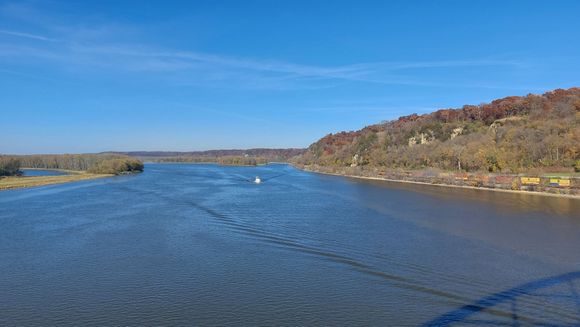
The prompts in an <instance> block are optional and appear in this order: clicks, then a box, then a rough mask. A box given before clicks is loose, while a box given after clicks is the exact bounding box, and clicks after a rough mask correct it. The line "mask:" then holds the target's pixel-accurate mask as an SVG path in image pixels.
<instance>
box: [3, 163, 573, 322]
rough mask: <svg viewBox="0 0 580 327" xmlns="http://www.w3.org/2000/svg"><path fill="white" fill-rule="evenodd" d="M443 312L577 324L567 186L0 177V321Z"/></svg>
mask: <svg viewBox="0 0 580 327" xmlns="http://www.w3.org/2000/svg"><path fill="white" fill-rule="evenodd" d="M256 175H259V176H260V177H262V179H263V180H264V183H263V184H261V185H255V184H253V183H251V182H248V180H250V179H253V178H254V177H255V176H256ZM450 323H457V324H459V325H465V324H476V325H485V324H494V325H498V324H507V325H519V324H521V325H532V324H538V325H546V324H552V325H575V324H580V201H578V200H570V199H559V198H551V197H541V196H533V195H518V194H506V193H495V192H488V191H477V190H461V189H447V188H438V187H425V186H415V185H403V184H389V183H381V182H366V181H360V180H353V179H348V178H342V177H334V176H324V175H318V174H311V173H306V172H302V171H298V170H296V169H294V168H292V167H289V166H286V165H269V166H264V167H258V168H250V167H219V166H213V165H156V164H149V165H146V170H145V172H144V173H143V174H140V175H135V176H123V177H116V178H110V179H101V180H94V181H87V182H80V183H74V184H66V185H56V186H48V187H40V188H34V189H22V190H12V191H4V192H0V325H2V326H47V325H61V326H67V325H69V326H79V325H82V326H91V325H93V326H96V325H100V326H102V325H107V326H112V325H115V326H118V325H127V326H138V325H149V326H151V325H174V326H178V325H213V326H240V325H269V326H283V325H287V326H295V325H320V326H328V325H355V326H360V325H374V326H385V325H397V326H406V325H411V326H413V325H422V324H426V325H446V324H450Z"/></svg>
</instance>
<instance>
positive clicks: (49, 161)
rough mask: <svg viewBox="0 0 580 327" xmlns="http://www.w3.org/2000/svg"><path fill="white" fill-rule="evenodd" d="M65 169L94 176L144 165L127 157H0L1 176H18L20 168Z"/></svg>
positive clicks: (63, 155)
mask: <svg viewBox="0 0 580 327" xmlns="http://www.w3.org/2000/svg"><path fill="white" fill-rule="evenodd" d="M20 167H22V168H41V169H64V170H76V171H86V172H88V173H93V174H120V173H124V172H135V171H142V170H143V163H142V162H141V161H140V160H138V159H136V158H132V157H129V156H125V155H111V154H54V155H52V154H51V155H23V156H2V157H0V175H1V174H2V172H5V174H4V175H16V174H18V170H19V168H20Z"/></svg>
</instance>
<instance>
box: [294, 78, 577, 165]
mask: <svg viewBox="0 0 580 327" xmlns="http://www.w3.org/2000/svg"><path fill="white" fill-rule="evenodd" d="M295 162H296V163H298V164H302V165H319V166H331V167H332V166H335V167H344V166H370V167H384V168H404V169H421V168H438V169H443V170H462V171H486V172H512V173H513V172H521V171H529V170H533V169H537V170H564V171H572V170H573V167H576V169H577V170H580V88H570V89H567V90H564V89H557V90H554V91H551V92H547V93H544V94H542V95H535V94H529V95H527V96H521V97H520V96H510V97H506V98H502V99H498V100H495V101H492V102H491V103H488V104H481V105H465V106H463V107H462V108H456V109H441V110H437V111H435V112H433V113H430V114H424V115H417V114H412V115H409V116H405V117H400V118H399V119H397V120H393V121H386V122H383V123H379V124H375V125H370V126H367V127H365V128H363V129H361V130H358V131H351V132H341V133H337V134H328V135H326V136H325V137H323V138H322V139H320V140H318V141H317V142H315V143H314V144H312V145H311V146H310V147H309V148H308V149H307V151H306V152H305V153H304V154H302V155H301V156H299V157H298V158H297V159H296V160H295Z"/></svg>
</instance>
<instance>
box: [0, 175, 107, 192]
mask: <svg viewBox="0 0 580 327" xmlns="http://www.w3.org/2000/svg"><path fill="white" fill-rule="evenodd" d="M111 176H114V175H112V174H88V173H78V172H76V173H75V174H71V175H61V176H34V177H19V176H10V177H1V178H0V191H2V190H10V189H17V188H26V187H35V186H43V185H51V184H63V183H70V182H78V181H83V180H90V179H96V178H103V177H111Z"/></svg>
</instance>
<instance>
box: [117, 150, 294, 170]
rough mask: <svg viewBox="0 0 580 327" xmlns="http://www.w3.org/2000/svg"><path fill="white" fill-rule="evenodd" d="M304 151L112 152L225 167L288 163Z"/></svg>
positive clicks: (163, 160) (156, 160) (164, 160)
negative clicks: (213, 163) (209, 163)
mask: <svg viewBox="0 0 580 327" xmlns="http://www.w3.org/2000/svg"><path fill="white" fill-rule="evenodd" d="M305 151H306V149H294V148H291V149H267V148H258V149H246V150H239V149H233V150H208V151H190V152H175V151H132V152H112V153H115V154H124V155H128V156H132V157H136V158H139V159H141V160H143V161H149V162H215V163H219V164H225V165H250V166H252V165H257V164H265V163H268V162H277V161H283V162H286V161H289V159H290V158H293V157H296V156H299V155H301V154H303V153H304V152H305Z"/></svg>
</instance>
